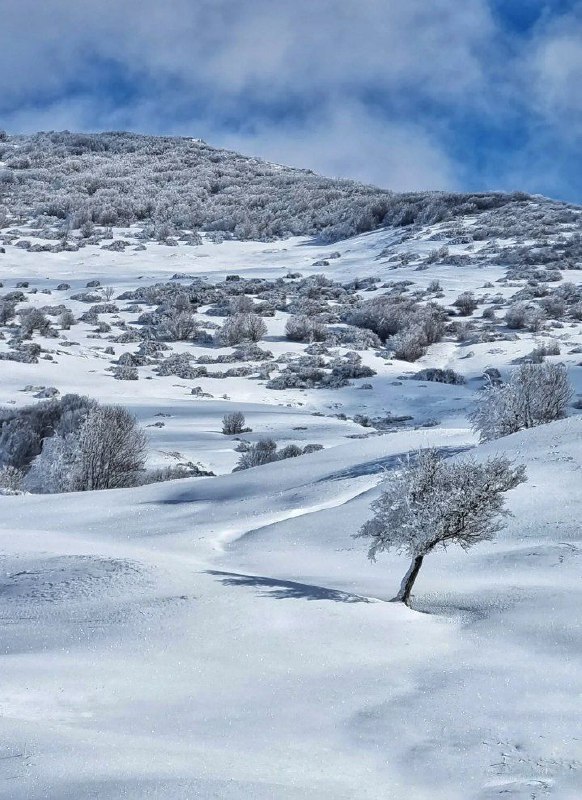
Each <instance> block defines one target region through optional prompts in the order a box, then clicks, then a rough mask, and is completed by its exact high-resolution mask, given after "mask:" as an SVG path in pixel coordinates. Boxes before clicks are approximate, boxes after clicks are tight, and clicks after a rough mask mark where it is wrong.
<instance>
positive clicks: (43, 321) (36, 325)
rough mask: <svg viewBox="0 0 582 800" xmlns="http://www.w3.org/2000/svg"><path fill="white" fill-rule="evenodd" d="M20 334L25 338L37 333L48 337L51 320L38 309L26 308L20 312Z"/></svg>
mask: <svg viewBox="0 0 582 800" xmlns="http://www.w3.org/2000/svg"><path fill="white" fill-rule="evenodd" d="M19 316H20V332H21V335H22V336H23V337H26V338H28V337H30V336H32V334H33V333H34V332H35V331H38V332H39V333H40V334H41V335H46V334H47V333H48V330H49V328H50V320H49V319H48V318H47V317H46V315H45V314H43V312H42V311H40V310H39V309H37V308H25V309H22V311H20V312H19Z"/></svg>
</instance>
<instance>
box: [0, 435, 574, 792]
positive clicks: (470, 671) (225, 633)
mask: <svg viewBox="0 0 582 800" xmlns="http://www.w3.org/2000/svg"><path fill="white" fill-rule="evenodd" d="M395 436H396V437H397V438H396V439H395V440H394V442H393V443H392V442H391V438H392V437H389V438H387V439H386V438H385V439H383V440H379V439H368V440H365V441H362V442H358V443H356V444H355V445H353V446H352V445H346V446H344V447H342V448H337V449H336V451H335V455H334V457H332V455H331V453H330V452H329V451H328V452H325V451H324V452H321V453H316V454H313V460H312V461H310V462H309V467H308V468H307V471H306V472H305V473H304V474H301V473H300V471H298V470H296V469H295V468H293V466H292V465H291V464H290V463H289V462H280V463H278V464H276V465H272V466H271V465H269V466H266V467H258V468H256V469H254V470H250V471H249V472H246V473H235V474H233V475H229V476H221V477H216V478H210V479H208V480H206V481H204V482H202V483H200V482H199V483H196V482H194V481H192V480H189V481H186V482H184V483H181V484H176V485H173V484H162V485H157V486H150V487H142V488H138V489H122V490H115V491H110V492H105V493H103V495H102V497H103V498H104V502H103V503H99V504H96V503H92V502H87V500H88V499H90V495H75V494H71V495H66V496H60V497H50V496H45V497H36V498H33V497H30V496H21V497H13V498H3V500H2V502H3V504H6V505H4V506H3V510H4V511H6V512H7V513H6V514H5V515H3V518H2V523H1V524H2V529H3V535H2V542H3V549H4V552H5V558H7V559H8V560H7V561H6V562H5V566H6V572H7V577H6V578H4V579H3V585H4V586H6V585H7V584H8V585H12V586H13V587H14V586H16V585H18V584H17V581H18V580H21V581H23V583H22V584H21V587H22V588H21V589H18V590H16V589H14V588H12V589H11V590H10V592H11V596H9V597H2V602H3V622H4V625H5V628H6V631H7V632H10V630H11V629H12V630H14V631H15V633H16V632H18V634H19V638H20V640H21V641H20V644H21V645H22V646H21V647H20V648H18V649H15V650H14V651H12V654H11V655H5V656H4V657H3V682H2V689H1V692H0V699H1V701H2V707H3V710H4V713H3V715H2V720H1V721H0V730H1V731H2V738H3V741H4V742H5V743H6V745H5V754H6V755H7V756H10V757H11V758H13V761H14V763H13V764H11V769H10V770H8V769H7V768H4V764H3V762H2V764H3V769H4V772H0V779H3V782H4V784H5V785H6V786H9V789H10V797H13V798H16V800H23V798H25V797H26V798H38V799H39V800H40V798H41V797H43V796H46V795H47V794H48V795H49V796H51V794H52V795H54V796H57V797H59V798H64V799H65V800H69V798H71V800H73V798H75V800H84V798H90V797H93V796H96V795H97V796H100V797H101V796H103V797H111V798H113V797H120V796H123V795H124V794H125V796H128V797H135V798H137V797H148V796H150V797H152V798H161V797H164V796H166V793H167V792H171V793H172V797H178V798H182V797H183V798H189V797H192V796H194V797H196V796H208V793H214V795H215V796H217V797H220V798H230V797H232V798H237V799H238V798H253V800H254V798H257V797H259V798H261V797H265V798H267V797H277V798H279V797H282V798H295V797H313V798H315V797H319V798H330V799H331V798H334V800H335V798H345V800H347V799H348V798H351V797H362V798H370V800H371V799H372V798H377V797H382V796H385V795H386V794H389V795H390V797H394V798H397V799H399V798H402V800H404V798H408V797H411V796H412V797H427V798H428V797H435V796H436V797H442V798H443V800H444V798H447V799H448V798H452V799H453V800H457V799H458V800H461V799H462V800H467V799H468V798H469V799H470V800H473V799H474V800H484V798H493V797H495V796H496V795H495V792H497V796H498V794H499V792H500V791H501V792H504V793H505V794H506V795H508V796H510V797H517V798H529V797H531V796H532V795H533V796H536V797H540V798H543V797H544V796H547V797H552V796H555V797H559V798H570V797H571V798H575V797H576V795H577V793H578V792H579V790H580V787H581V786H582V783H581V779H582V778H581V774H580V767H581V759H580V749H579V743H578V740H577V722H576V721H577V719H578V715H579V709H577V706H576V703H577V701H576V700H575V697H576V696H577V693H578V692H579V691H580V688H582V687H581V686H580V681H581V677H580V674H579V670H578V668H577V658H576V653H577V652H578V651H579V644H580V643H579V635H578V631H579V627H580V622H581V621H582V620H580V619H579V609H580V608H581V607H582V606H581V605H580V599H582V598H580V597H579V593H580V589H579V585H578V584H579V563H578V561H579V556H578V552H579V551H580V550H581V549H582V543H581V542H580V536H579V531H578V526H577V519H578V518H579V514H580V510H581V509H580V498H579V493H577V491H576V490H577V484H578V479H579V472H580V469H581V468H582V430H581V428H580V424H579V422H578V421H577V420H565V421H562V422H558V423H553V424H550V425H548V426H543V427H540V428H537V429H535V430H532V431H525V432H521V433H519V434H514V435H513V436H511V437H508V438H507V439H506V441H505V448H504V449H505V452H506V453H507V454H508V455H509V456H510V457H513V458H519V459H520V460H521V461H523V462H524V463H525V464H526V466H527V469H528V472H529V474H530V484H533V485H534V486H535V490H536V496H537V500H538V502H537V503H536V505H535V507H534V504H533V503H532V502H531V496H530V494H529V492H530V489H529V486H528V484H526V485H524V486H522V487H520V488H519V489H518V490H516V492H515V493H514V494H512V496H511V499H510V507H511V510H512V512H513V513H514V514H515V517H514V519H513V520H512V521H511V523H510V527H509V528H508V530H507V532H506V533H505V534H504V535H503V536H502V539H501V540H500V541H499V542H498V543H487V544H485V545H482V546H481V547H479V548H476V549H475V550H474V551H471V554H470V555H466V554H463V553H460V554H455V553H453V552H451V553H448V554H444V555H442V556H441V555H435V556H434V557H433V558H432V559H431V560H430V562H429V561H427V565H426V568H425V571H424V574H423V575H422V577H421V579H420V582H419V586H418V590H417V595H418V602H419V608H421V609H423V610H424V611H425V612H427V613H418V612H412V611H409V610H407V609H404V608H401V607H398V606H395V605H394V604H390V603H385V602H381V601H382V600H383V599H387V598H388V597H389V596H390V595H391V594H392V593H393V589H394V583H395V579H396V577H397V576H398V575H399V572H400V570H401V566H402V562H401V560H400V559H399V558H398V557H392V556H388V557H387V559H386V560H385V561H384V562H383V563H381V564H380V563H379V564H378V565H376V566H375V567H374V568H371V567H370V566H369V565H368V564H367V563H366V559H365V555H364V553H363V552H362V549H361V547H360V546H359V545H358V544H357V543H356V542H354V540H353V539H352V538H351V533H353V532H354V530H355V529H356V527H357V525H358V522H359V521H360V520H361V518H362V515H363V514H364V513H365V510H366V509H367V506H368V505H369V500H370V497H371V496H374V494H375V492H376V491H377V489H376V486H377V474H368V473H366V471H365V470H358V465H360V464H365V463H372V462H374V461H375V460H377V459H378V458H379V454H380V452H381V450H382V447H381V444H383V445H384V449H386V448H387V447H388V448H389V449H390V450H392V452H393V454H394V455H396V454H397V453H398V451H399V450H400V448H401V447H402V444H404V443H405V441H406V439H405V437H404V436H403V435H402V434H397V435H395ZM439 438H440V443H441V444H445V443H446V441H447V440H446V438H445V439H443V438H442V437H439V434H438V433H436V434H435V438H434V439H433V443H435V444H438V443H439ZM410 444H413V442H410ZM448 446H453V442H451V441H450V439H449V442H448ZM492 452H495V447H494V446H493V445H487V446H480V447H479V448H477V449H476V450H475V451H474V453H475V455H476V456H477V457H478V458H485V457H487V455H489V454H490V453H492ZM306 463H307V462H306ZM334 467H335V468H336V470H335V472H336V473H337V471H338V470H337V468H340V469H341V470H343V471H344V472H345V474H346V475H349V474H351V473H353V474H357V473H358V472H360V473H363V474H362V476H361V477H360V478H355V479H354V478H353V477H352V478H349V477H346V479H343V480H338V478H337V476H335V475H334ZM350 469H351V473H350ZM315 485H316V486H317V487H318V492H317V493H318V495H319V498H320V500H324V499H326V503H327V507H322V508H319V509H315V508H313V509H311V512H310V509H309V503H310V502H313V500H314V499H315V496H316V492H315V491H314V490H313V488H312V487H313V486H315ZM277 487H280V490H279V492H278V491H277ZM310 487H311V488H310ZM350 495H351V499H350ZM310 497H311V498H312V500H310ZM140 508H142V509H144V508H145V509H146V511H145V513H144V514H142V516H141V518H140V519H138V518H136V513H137V510H138V509H140ZM178 510H179V512H180V515H179V516H178V515H177V511H178ZM8 519H10V520H11V522H10V523H7V520H8ZM146 520H147V527H146ZM229 520H230V522H231V524H232V522H233V521H236V524H237V525H238V534H237V536H236V537H234V538H232V539H231V540H230V544H228V546H227V548H226V550H225V549H224V542H223V535H224V531H225V529H226V526H227V525H228V521H229ZM277 520H278V521H277ZM140 522H141V526H140ZM7 525H9V528H8V527H7ZM261 525H262V526H263V527H261V528H260V530H258V528H259V526H261ZM140 527H141V528H142V529H143V530H142V533H141V535H140ZM8 529H9V530H10V532H11V535H10V536H8V535H7V533H8ZM253 530H254V531H255V533H251V531H253ZM246 531H248V532H249V533H248V534H247V535H245V532H246ZM20 553H28V554H29V555H26V556H24V555H19V554H20ZM47 553H50V555H47ZM35 572H36V573H38V574H39V575H40V579H39V582H38V584H37V585H35V583H34V581H33V574H34V573H35ZM19 573H21V574H20V575H19ZM92 582H93V589H90V587H91V584H92ZM59 585H60V586H61V588H60V589H58V591H59V592H61V594H60V595H59V596H60V598H61V599H60V600H59V605H60V607H61V609H62V611H61V612H60V613H58V614H56V616H55V618H54V623H53V624H52V625H51V624H49V621H48V618H47V617H44V618H43V620H44V630H43V638H42V650H41V649H36V648H35V649H34V652H32V651H31V652H30V654H29V653H28V651H27V650H26V648H25V647H24V644H25V642H26V634H27V632H28V636H29V639H30V637H32V639H34V636H35V633H34V631H35V627H34V625H33V624H32V622H31V620H30V619H27V618H26V617H27V615H30V614H31V613H33V612H34V609H35V608H37V607H38V604H39V603H44V602H46V603H47V605H52V606H53V607H54V605H55V603H54V600H52V599H51V597H53V596H54V592H55V590H54V589H50V588H49V586H57V587H58V586H59ZM124 586H125V588H123V587H124ZM63 587H65V589H63ZM122 589H123V591H122ZM126 591H127V592H130V593H131V601H132V603H133V608H134V611H133V613H132V614H127V613H125V614H124V609H126V608H127V606H128V602H129V601H128V599H127V596H126V594H125V592H126ZM47 592H48V594H47ZM51 592H53V595H51ZM16 596H18V601H17V602H18V604H19V605H18V608H19V611H18V616H12V617H8V610H9V609H10V608H11V604H13V603H14V602H16ZM155 597H157V598H159V603H162V601H163V598H165V599H166V600H165V605H164V610H163V612H158V613H157V614H153V613H152V611H151V610H152V609H153V607H154V606H153V598H155ZM172 598H173V599H172ZM84 603H87V605H86V611H87V617H86V619H84V620H82V619H80V618H79V617H78V615H77V612H76V609H77V608H78V607H79V604H81V607H82V605H83V604H84ZM67 608H68V612H67V613H68V615H69V618H68V619H67V615H66V613H65V612H66V609H67ZM116 608H117V609H118V611H119V616H118V617H117V618H116V617H115V614H114V613H113V612H114V610H115V609H116ZM140 608H141V613H140V612H139V610H138V609H140ZM105 611H106V612H107V613H106V614H105V613H104V612H105ZM18 617H19V618H20V619H19V618H18ZM8 619H10V624H9V623H8ZM51 631H52V633H51ZM67 631H68V632H69V635H68V637H67V636H65V634H66V633H67ZM12 635H13V636H14V635H15V634H12ZM51 637H52V638H51ZM25 687H29V688H28V689H26V688H25ZM10 776H12V777H11V778H10ZM9 778H10V783H8V780H9ZM210 796H212V794H210Z"/></svg>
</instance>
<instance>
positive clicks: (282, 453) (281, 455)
mask: <svg viewBox="0 0 582 800" xmlns="http://www.w3.org/2000/svg"><path fill="white" fill-rule="evenodd" d="M301 455H303V450H302V449H301V448H300V447H298V446H297V445H296V444H288V445H286V446H285V447H282V448H281V449H280V450H279V451H278V452H277V460H278V461H284V460H285V459H286V458H297V456H301Z"/></svg>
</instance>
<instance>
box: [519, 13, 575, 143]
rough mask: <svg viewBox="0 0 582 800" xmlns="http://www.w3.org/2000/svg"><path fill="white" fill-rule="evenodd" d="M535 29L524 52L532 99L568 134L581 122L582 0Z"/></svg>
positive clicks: (536, 107)
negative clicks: (570, 10) (551, 21)
mask: <svg viewBox="0 0 582 800" xmlns="http://www.w3.org/2000/svg"><path fill="white" fill-rule="evenodd" d="M577 8H578V10H577V11H574V12H572V13H570V14H566V15H564V16H562V17H560V18H559V19H557V20H555V21H554V22H553V23H552V24H550V25H548V26H546V27H545V28H544V29H542V30H540V31H539V32H538V35H537V36H536V37H535V39H534V40H533V42H532V44H531V46H530V49H529V52H528V53H527V61H526V75H527V76H528V77H530V78H531V84H530V86H531V90H530V91H531V103H532V107H533V108H534V110H535V111H537V112H538V113H539V114H541V115H542V116H543V117H544V118H545V121H546V122H547V123H548V124H550V125H552V126H554V127H559V128H561V129H562V133H563V134H565V135H566V136H568V135H569V134H572V133H580V130H581V126H582V92H581V91H580V87H581V86H582V3H579V4H578V7H577Z"/></svg>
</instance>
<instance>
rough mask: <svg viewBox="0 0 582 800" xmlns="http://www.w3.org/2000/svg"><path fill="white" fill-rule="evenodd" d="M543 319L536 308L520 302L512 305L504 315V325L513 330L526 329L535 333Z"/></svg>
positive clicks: (542, 315)
mask: <svg viewBox="0 0 582 800" xmlns="http://www.w3.org/2000/svg"><path fill="white" fill-rule="evenodd" d="M544 319H545V316H544V313H543V311H542V310H541V309H540V308H539V307H538V306H534V305H530V304H528V303H522V302H519V303H514V304H513V305H512V306H510V307H509V308H508V309H507V311H506V313H505V324H506V325H507V327H508V328H512V329H514V330H520V329H523V328H527V329H528V330H530V331H532V332H536V331H538V330H539V329H540V328H541V327H542V325H543V322H544Z"/></svg>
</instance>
